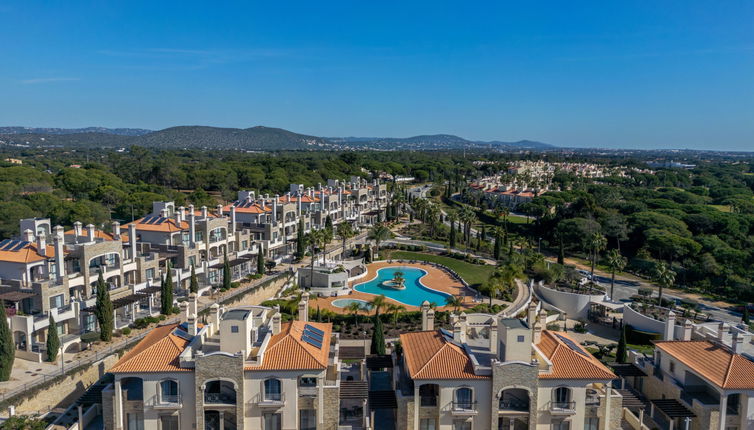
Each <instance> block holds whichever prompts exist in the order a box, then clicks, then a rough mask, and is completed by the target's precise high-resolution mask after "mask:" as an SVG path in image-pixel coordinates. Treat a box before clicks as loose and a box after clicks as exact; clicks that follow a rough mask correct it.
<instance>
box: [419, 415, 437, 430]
mask: <svg viewBox="0 0 754 430" xmlns="http://www.w3.org/2000/svg"><path fill="white" fill-rule="evenodd" d="M436 428H437V421H436V420H435V419H434V418H422V419H421V420H420V421H419V430H435V429H436Z"/></svg>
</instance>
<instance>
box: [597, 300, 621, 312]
mask: <svg viewBox="0 0 754 430" xmlns="http://www.w3.org/2000/svg"><path fill="white" fill-rule="evenodd" d="M589 304H590V305H597V306H604V307H606V308H608V309H610V310H612V311H619V310H621V309H623V306H624V304H623V303H616V302H611V301H609V300H592V301H591V302H589Z"/></svg>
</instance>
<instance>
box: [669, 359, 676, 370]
mask: <svg viewBox="0 0 754 430" xmlns="http://www.w3.org/2000/svg"><path fill="white" fill-rule="evenodd" d="M668 365H669V366H670V373H675V361H673V360H670V362H669V363H668Z"/></svg>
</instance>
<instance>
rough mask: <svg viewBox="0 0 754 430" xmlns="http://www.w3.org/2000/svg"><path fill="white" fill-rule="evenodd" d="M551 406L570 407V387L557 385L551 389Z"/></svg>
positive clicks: (556, 407)
mask: <svg viewBox="0 0 754 430" xmlns="http://www.w3.org/2000/svg"><path fill="white" fill-rule="evenodd" d="M552 403H553V405H552V406H553V408H554V409H571V408H572V407H573V405H572V404H571V389H570V388H568V387H558V388H556V389H555V391H553V399H552Z"/></svg>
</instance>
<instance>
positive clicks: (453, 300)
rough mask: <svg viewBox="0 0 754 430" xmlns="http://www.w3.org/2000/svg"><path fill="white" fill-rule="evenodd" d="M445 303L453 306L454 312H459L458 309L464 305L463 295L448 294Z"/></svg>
mask: <svg viewBox="0 0 754 430" xmlns="http://www.w3.org/2000/svg"><path fill="white" fill-rule="evenodd" d="M445 305H446V306H451V307H452V308H453V312H455V313H458V309H460V308H461V306H463V297H460V296H448V297H446V298H445Z"/></svg>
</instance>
